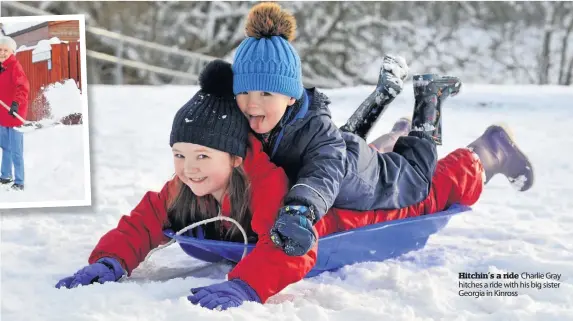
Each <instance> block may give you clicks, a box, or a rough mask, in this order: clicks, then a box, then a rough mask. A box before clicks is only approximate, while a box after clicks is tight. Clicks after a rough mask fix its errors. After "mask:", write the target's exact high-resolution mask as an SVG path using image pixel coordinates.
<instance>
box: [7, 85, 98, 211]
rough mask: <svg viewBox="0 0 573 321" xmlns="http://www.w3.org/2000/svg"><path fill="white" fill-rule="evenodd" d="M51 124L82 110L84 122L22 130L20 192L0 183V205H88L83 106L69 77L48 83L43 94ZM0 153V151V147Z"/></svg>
mask: <svg viewBox="0 0 573 321" xmlns="http://www.w3.org/2000/svg"><path fill="white" fill-rule="evenodd" d="M44 95H45V97H46V100H47V101H48V103H49V104H50V110H51V117H50V118H46V119H43V120H42V121H41V123H43V124H47V125H48V126H50V125H53V123H54V122H55V121H59V120H60V119H61V118H62V117H64V116H67V115H70V114H73V113H82V114H83V115H84V118H83V122H84V124H79V125H74V126H64V125H57V126H50V127H46V128H42V129H37V130H34V131H29V132H26V133H24V168H25V178H24V186H25V189H24V191H17V192H16V191H12V190H11V189H10V188H9V185H6V186H0V208H24V207H45V206H52V207H53V206H77V205H90V202H91V186H90V180H91V177H90V166H89V165H90V157H89V156H90V155H89V132H88V130H89V129H88V128H87V123H88V122H87V120H88V118H87V116H88V115H87V112H86V111H87V108H84V104H83V98H82V95H81V93H80V91H79V89H78V87H77V85H76V84H75V81H74V80H73V79H68V80H66V81H64V82H63V83H56V84H52V85H50V86H48V87H47V88H46V89H45V93H44ZM0 155H2V150H1V149H0Z"/></svg>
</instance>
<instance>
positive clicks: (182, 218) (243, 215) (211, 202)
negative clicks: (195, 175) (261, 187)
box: [165, 156, 254, 242]
mask: <svg viewBox="0 0 573 321" xmlns="http://www.w3.org/2000/svg"><path fill="white" fill-rule="evenodd" d="M231 157H236V156H231ZM226 194H227V195H228V197H229V201H230V204H231V213H230V217H231V218H233V219H235V220H236V221H237V222H239V224H241V227H243V229H245V231H246V233H247V236H253V235H254V233H253V231H252V228H251V210H250V202H251V199H250V195H251V193H250V182H249V178H248V177H247V174H246V173H245V170H244V169H243V165H242V164H241V165H239V166H237V167H234V168H233V172H232V173H231V178H230V180H229V186H228V187H227V191H226ZM170 203H171V204H168V209H167V221H168V222H167V223H166V226H165V227H166V228H171V229H173V230H174V231H175V232H177V231H179V230H181V229H183V228H185V227H186V226H189V225H191V224H193V223H195V222H199V221H201V220H204V219H208V218H212V217H215V216H217V215H218V214H219V205H218V204H217V201H216V200H215V198H214V197H213V196H211V195H205V196H202V197H198V196H196V195H195V194H193V191H191V188H189V186H187V185H186V184H183V183H182V182H180V184H179V192H178V194H177V196H176V197H175V199H174V200H173V201H172V202H170ZM229 223H230V224H231V225H232V227H231V228H230V229H229V230H228V231H227V232H226V233H223V232H222V231H223V229H222V227H221V224H222V221H216V222H211V223H207V224H205V225H203V226H202V227H203V231H204V232H205V238H208V239H219V240H225V241H235V242H242V241H243V235H242V234H241V231H240V230H239V228H238V227H237V226H236V225H235V224H233V223H231V222H229ZM250 241H252V240H250Z"/></svg>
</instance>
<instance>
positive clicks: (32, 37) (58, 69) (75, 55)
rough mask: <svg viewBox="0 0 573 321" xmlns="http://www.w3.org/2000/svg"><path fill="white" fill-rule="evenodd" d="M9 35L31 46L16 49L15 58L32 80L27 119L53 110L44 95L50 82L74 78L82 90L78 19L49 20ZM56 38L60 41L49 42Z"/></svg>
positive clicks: (43, 115) (47, 113)
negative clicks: (44, 90)
mask: <svg viewBox="0 0 573 321" xmlns="http://www.w3.org/2000/svg"><path fill="white" fill-rule="evenodd" d="M8 36H10V37H12V38H13V39H14V40H15V41H16V43H17V45H18V47H20V46H26V47H28V48H25V49H20V50H19V51H17V52H16V59H18V61H19V62H20V64H22V67H23V68H24V72H25V73H26V76H27V77H28V80H29V81H30V98H29V105H28V106H29V108H28V115H27V117H26V118H27V120H30V121H34V120H40V119H43V118H45V117H46V116H49V110H50V109H49V106H48V103H47V101H46V99H45V97H44V95H43V89H44V88H45V87H47V86H48V85H50V84H54V83H57V82H62V81H64V80H66V79H74V80H75V82H76V84H77V86H78V88H79V89H80V91H81V90H82V87H81V78H82V75H81V54H80V43H79V39H80V37H79V21H77V20H72V21H48V22H44V23H41V24H38V25H35V26H32V27H30V28H27V29H24V30H20V31H17V32H14V33H12V34H9V35H8ZM54 37H57V38H58V39H59V40H60V41H61V42H60V43H51V44H47V42H48V41H49V39H52V38H54Z"/></svg>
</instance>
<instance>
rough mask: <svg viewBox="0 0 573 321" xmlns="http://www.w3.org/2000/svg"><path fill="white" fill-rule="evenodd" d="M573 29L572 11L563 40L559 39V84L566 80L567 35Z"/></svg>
mask: <svg viewBox="0 0 573 321" xmlns="http://www.w3.org/2000/svg"><path fill="white" fill-rule="evenodd" d="M571 31H573V13H570V15H569V25H568V26H567V30H566V31H565V34H564V35H563V40H562V41H561V62H560V65H559V84H560V85H564V84H565V82H566V74H565V73H566V70H567V69H566V68H567V66H566V64H567V49H568V45H569V35H570V34H571Z"/></svg>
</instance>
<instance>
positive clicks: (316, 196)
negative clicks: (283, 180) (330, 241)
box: [284, 184, 328, 224]
mask: <svg viewBox="0 0 573 321" xmlns="http://www.w3.org/2000/svg"><path fill="white" fill-rule="evenodd" d="M284 204H285V205H305V206H307V207H309V208H312V210H313V212H314V216H315V218H314V220H313V222H312V224H316V223H317V222H318V221H319V220H320V219H321V218H322V217H323V216H324V214H326V211H327V210H328V208H327V205H326V200H325V199H324V197H323V196H322V195H320V193H319V192H318V191H317V190H316V189H314V188H311V187H310V186H308V185H306V184H295V185H294V186H293V187H292V188H291V190H290V191H289V192H288V194H287V196H286V197H285V201H284Z"/></svg>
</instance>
